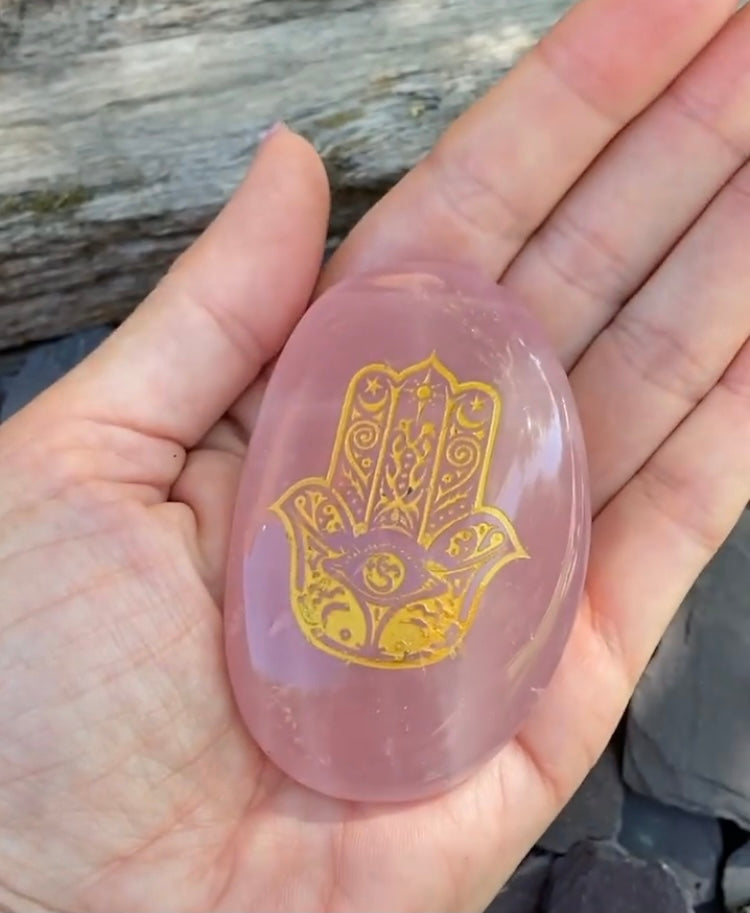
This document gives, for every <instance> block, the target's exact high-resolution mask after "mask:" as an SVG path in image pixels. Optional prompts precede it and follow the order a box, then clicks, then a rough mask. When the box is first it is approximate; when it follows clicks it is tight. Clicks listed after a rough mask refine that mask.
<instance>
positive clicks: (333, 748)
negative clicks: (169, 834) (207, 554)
mask: <svg viewBox="0 0 750 913" xmlns="http://www.w3.org/2000/svg"><path fill="white" fill-rule="evenodd" d="M590 525H591V524H590V513H589V495H588V482H587V476H586V463H585V455H584V447H583V441H582V435H581V431H580V427H579V422H578V418H577V414H576V410H575V406H574V403H573V398H572V394H571V391H570V387H569V386H568V381H567V378H566V376H565V372H564V371H563V369H562V367H561V366H560V364H559V363H558V361H557V359H556V357H555V355H554V353H553V351H552V350H551V348H550V346H549V344H548V343H547V342H546V341H545V339H544V337H543V334H542V333H541V331H540V329H539V328H538V327H537V325H536V324H535V322H534V321H533V320H532V318H531V317H530V315H529V313H528V312H527V311H526V309H525V308H524V307H523V306H522V305H520V304H519V303H517V302H516V301H515V300H514V298H513V297H512V296H511V295H510V293H509V292H508V291H506V290H504V289H502V288H501V287H498V286H496V285H495V284H494V283H491V282H488V281H485V280H483V279H481V278H480V277H478V276H476V275H474V274H473V273H471V272H469V271H465V270H464V269H462V268H459V267H456V266H445V265H442V266H435V265H432V266H429V267H413V266H412V267H408V268H404V269H394V270H393V271H391V272H389V273H382V274H378V275H370V276H365V277H360V278H356V279H353V280H350V281H345V282H343V283H341V284H339V285H337V286H335V287H333V288H332V289H330V290H329V291H327V292H326V293H325V294H323V295H322V297H321V298H319V299H318V301H316V302H315V303H314V304H313V305H312V307H311V308H310V309H309V311H308V312H307V313H306V314H305V316H304V317H303V319H302V320H301V321H300V323H299V325H298V327H297V328H296V329H295V331H294V332H293V334H292V336H291V337H290V339H289V341H288V343H287V345H286V347H285V348H284V350H283V352H282V354H281V357H280V359H279V361H278V364H277V365H276V367H275V369H274V371H273V374H272V376H271V380H270V382H269V385H268V389H267V391H266V394H265V397H264V400H263V404H262V407H261V410H260V415H259V417H258V421H257V425H256V428H255V432H254V434H253V437H252V441H251V443H250V449H249V452H248V455H247V460H246V463H245V467H244V471H243V477H242V482H241V487H240V493H239V498H238V503H237V508H236V513H235V520H234V528H233V532H232V542H231V547H230V558H229V567H228V577H227V595H226V616H225V630H226V648H227V657H228V662H229V671H230V675H231V681H232V686H233V690H234V693H235V696H236V699H237V704H238V706H239V709H240V712H241V714H242V717H243V718H244V720H245V723H246V725H247V727H248V729H249V731H250V733H251V734H252V736H253V737H254V738H255V740H256V741H257V743H258V745H259V746H260V747H261V749H262V750H263V751H264V752H265V753H266V755H267V756H268V757H269V758H270V759H271V760H272V761H273V762H274V763H275V764H276V765H277V766H278V767H279V768H280V769H281V770H282V771H284V772H285V773H287V774H288V775H289V776H290V777H292V778H293V779H295V780H296V781H298V782H299V783H302V784H304V785H306V786H309V787H311V788H313V789H315V790H317V791H318V792H321V793H325V794H328V795H331V796H335V797H338V798H343V799H353V800H362V801H399V800H414V799H419V798H423V797H427V796H430V795H433V794H435V793H439V792H442V791H444V790H446V789H448V788H450V787H451V786H453V785H455V784H457V783H459V782H460V781H461V780H463V779H465V778H466V777H468V776H469V775H470V774H471V773H472V772H473V771H474V770H476V769H477V768H478V767H479V766H480V765H481V764H482V763H483V762H485V761H487V760H488V759H489V758H491V757H492V756H493V755H494V754H495V753H496V752H497V751H498V750H499V749H500V748H501V747H502V746H503V745H504V744H506V743H507V742H508V740H510V739H511V738H512V737H513V735H514V734H515V733H516V732H517V730H518V728H519V726H520V725H521V723H522V722H523V720H524V718H525V717H526V716H527V714H528V712H529V710H530V709H531V707H532V706H533V703H534V701H535V700H536V698H537V696H538V695H539V693H540V691H541V690H542V689H544V688H545V686H546V685H547V684H548V682H549V680H550V678H551V676H552V673H553V672H554V670H555V668H556V666H557V664H558V662H559V660H560V656H561V653H562V650H563V647H564V645H565V642H566V640H567V638H568V635H569V633H570V630H571V626H572V622H573V619H574V616H575V612H576V608H577V605H578V603H579V600H580V597H581V590H582V586H583V578H584V573H585V566H586V560H587V554H588V544H589V532H590Z"/></svg>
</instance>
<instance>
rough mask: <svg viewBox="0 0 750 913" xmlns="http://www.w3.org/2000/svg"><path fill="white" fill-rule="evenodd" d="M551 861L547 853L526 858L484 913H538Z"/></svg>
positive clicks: (534, 854) (535, 853) (533, 854)
mask: <svg viewBox="0 0 750 913" xmlns="http://www.w3.org/2000/svg"><path fill="white" fill-rule="evenodd" d="M552 859H553V857H552V856H550V855H548V854H547V853H537V852H534V853H532V854H531V855H529V856H527V857H526V859H524V860H523V862H522V863H521V864H520V865H519V867H518V868H517V869H516V871H515V872H514V873H513V875H512V876H511V877H510V879H509V880H508V883H507V884H506V885H505V887H504V888H503V889H502V891H500V893H499V894H498V895H497V897H496V898H495V899H494V900H493V901H492V903H491V904H490V905H489V907H487V909H486V910H485V913H540V910H541V901H542V896H543V894H544V889H545V887H546V885H547V879H548V877H549V871H550V865H551V864H552Z"/></svg>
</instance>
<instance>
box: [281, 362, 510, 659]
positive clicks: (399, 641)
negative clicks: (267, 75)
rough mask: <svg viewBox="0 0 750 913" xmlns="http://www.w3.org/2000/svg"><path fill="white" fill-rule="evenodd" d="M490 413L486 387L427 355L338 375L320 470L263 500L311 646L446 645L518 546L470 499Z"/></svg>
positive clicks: (495, 517)
mask: <svg viewBox="0 0 750 913" xmlns="http://www.w3.org/2000/svg"><path fill="white" fill-rule="evenodd" d="M500 412H501V401H500V396H499V395H498V393H497V391H496V390H494V389H493V388H492V387H491V386H490V385H489V384H486V383H481V382H468V383H460V382H459V381H458V379H457V378H456V377H455V376H454V375H453V374H452V373H451V372H450V371H449V370H448V369H447V368H446V367H445V366H444V365H443V364H442V362H441V361H440V360H439V359H438V357H437V355H435V354H434V353H433V354H432V355H431V356H430V357H429V358H427V359H425V360H424V361H422V362H419V363H418V364H415V365H413V366H411V367H409V368H407V369H406V370H403V371H395V370H393V368H391V367H390V366H389V365H386V364H373V365H368V366H367V367H365V368H363V369H362V370H361V371H359V372H358V373H357V374H356V375H355V376H354V377H353V378H352V380H351V382H350V384H349V388H348V390H347V393H346V398H345V402H344V406H343V409H342V412H341V417H340V421H339V425H338V429H337V432H336V437H335V441H334V445H333V452H332V456H331V461H330V465H329V468H328V473H327V475H326V476H325V477H324V478H323V477H318V478H308V479H303V480H302V481H300V482H297V483H296V484H294V485H292V486H291V488H289V490H288V491H286V492H285V493H284V494H283V495H282V497H281V498H280V499H279V500H278V501H277V502H276V503H275V504H274V505H273V507H272V510H273V511H274V512H275V513H276V514H277V515H278V516H279V517H280V518H281V520H282V522H283V524H284V528H285V531H286V534H287V537H288V539H289V542H290V546H291V574H290V598H291V605H292V609H293V611H294V615H295V617H296V619H297V622H298V624H299V626H300V628H301V630H302V632H303V634H304V635H305V637H306V638H307V639H308V641H309V642H310V643H311V644H313V645H314V646H316V647H318V648H320V649H322V650H325V651H326V652H328V653H331V654H333V655H334V656H337V657H339V658H340V659H342V660H345V661H347V662H353V663H359V664H362V665H366V666H382V667H390V668H394V667H398V668H404V667H414V666H424V665H428V664H430V663H434V662H437V661H439V660H442V659H445V658H447V657H450V656H453V655H455V653H456V650H457V648H458V647H459V645H460V643H461V641H462V640H463V638H464V637H465V635H466V633H467V631H468V630H469V628H470V627H471V624H472V622H473V620H474V616H475V614H476V609H477V605H478V603H479V600H480V597H481V595H482V592H483V590H484V589H485V588H486V586H487V584H488V583H489V581H490V580H491V578H492V577H493V576H494V575H495V574H496V573H497V572H498V571H499V570H500V568H501V567H503V566H504V565H506V564H507V563H508V562H510V561H513V560H515V559H518V558H526V557H528V555H527V554H526V551H525V550H524V548H523V546H522V545H521V543H520V541H519V539H518V536H517V535H516V532H515V530H514V528H513V525H512V523H511V521H510V520H509V518H508V517H507V516H506V515H505V514H504V513H503V512H502V511H501V510H498V509H497V508H495V507H492V506H487V505H485V504H484V503H483V501H484V497H485V487H486V484H487V476H488V472H489V467H490V463H491V460H492V455H493V451H494V447H495V443H496V438H497V432H498V426H499V422H500Z"/></svg>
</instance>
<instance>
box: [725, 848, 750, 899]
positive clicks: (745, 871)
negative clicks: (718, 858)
mask: <svg viewBox="0 0 750 913" xmlns="http://www.w3.org/2000/svg"><path fill="white" fill-rule="evenodd" d="M722 887H723V888H724V904H725V906H726V908H727V910H730V911H731V913H750V841H748V842H747V843H746V844H745V845H744V846H741V847H740V848H739V849H738V850H735V852H734V853H732V855H731V856H730V857H729V859H727V863H726V865H725V866H724V877H723V880H722Z"/></svg>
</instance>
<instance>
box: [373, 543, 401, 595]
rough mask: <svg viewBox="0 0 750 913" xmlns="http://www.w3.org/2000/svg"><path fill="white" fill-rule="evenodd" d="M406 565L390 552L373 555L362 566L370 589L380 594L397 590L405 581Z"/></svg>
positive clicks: (387, 593)
mask: <svg viewBox="0 0 750 913" xmlns="http://www.w3.org/2000/svg"><path fill="white" fill-rule="evenodd" d="M405 576H406V566H405V565H404V562H403V561H402V560H401V559H400V558H399V557H398V555H394V554H392V553H390V552H381V553H380V554H379V555H371V556H370V557H369V558H368V559H367V561H365V563H364V566H363V567H362V579H363V580H364V582H365V584H366V586H367V588H368V589H370V590H372V592H373V593H375V594H376V595H378V596H386V595H389V594H390V593H393V592H395V591H396V590H397V589H398V588H399V587H400V586H401V584H402V583H403V582H404V577H405Z"/></svg>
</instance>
